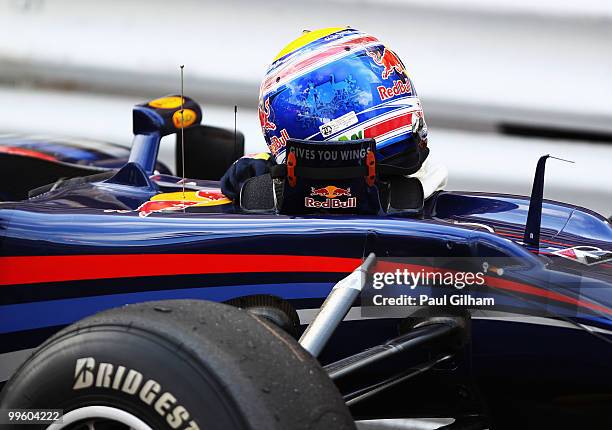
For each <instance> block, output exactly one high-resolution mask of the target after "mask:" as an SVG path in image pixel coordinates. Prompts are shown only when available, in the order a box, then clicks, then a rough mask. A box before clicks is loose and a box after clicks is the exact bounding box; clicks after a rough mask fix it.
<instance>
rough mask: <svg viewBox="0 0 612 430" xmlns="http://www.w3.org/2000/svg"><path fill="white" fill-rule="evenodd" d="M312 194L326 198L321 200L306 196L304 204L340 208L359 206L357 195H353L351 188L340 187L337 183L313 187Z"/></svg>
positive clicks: (313, 206) (308, 206) (319, 207)
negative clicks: (342, 198) (343, 198)
mask: <svg viewBox="0 0 612 430" xmlns="http://www.w3.org/2000/svg"><path fill="white" fill-rule="evenodd" d="M310 195H311V196H314V197H325V200H324V201H321V200H317V199H315V198H313V197H305V198H304V206H305V207H307V208H316V209H321V208H323V209H340V208H354V207H357V197H351V189H350V188H340V187H336V186H335V185H328V186H327V187H322V188H314V187H311V189H310ZM338 197H348V199H346V200H341V199H339V198H338Z"/></svg>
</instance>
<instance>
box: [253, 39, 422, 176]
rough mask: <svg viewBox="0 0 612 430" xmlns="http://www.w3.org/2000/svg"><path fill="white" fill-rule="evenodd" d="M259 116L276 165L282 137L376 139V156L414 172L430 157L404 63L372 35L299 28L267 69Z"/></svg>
mask: <svg viewBox="0 0 612 430" xmlns="http://www.w3.org/2000/svg"><path fill="white" fill-rule="evenodd" d="M258 112H259V120H260V123H261V129H262V131H263V134H264V137H265V140H266V143H267V145H268V148H269V149H270V152H271V153H272V155H273V156H274V158H275V160H276V162H277V163H282V162H284V160H285V150H286V148H285V147H286V143H287V140H288V139H290V138H294V139H303V140H313V141H332V140H333V141H338V140H355V139H367V138H373V139H375V141H376V157H377V160H378V161H383V162H386V163H388V164H392V165H395V166H399V167H403V168H404V169H405V173H407V174H410V173H414V172H416V171H417V170H418V169H419V168H420V166H421V164H422V162H423V161H424V160H425V158H426V157H427V154H428V149H427V126H426V124H425V119H424V117H423V109H422V107H421V102H420V101H419V99H418V97H417V93H416V90H415V88H414V85H413V84H412V81H411V80H410V77H409V76H408V73H407V71H406V67H405V66H404V64H403V63H402V61H401V60H400V59H399V57H398V56H397V55H396V54H395V53H394V52H393V51H391V49H389V48H388V47H387V46H386V45H384V44H383V43H381V42H380V41H379V40H378V39H377V38H375V37H374V36H371V35H369V34H367V33H364V32H361V31H359V30H356V29H353V28H344V27H343V28H339V27H337V28H324V29H319V30H315V31H309V32H304V34H302V36H300V37H298V38H297V39H296V40H294V41H293V42H291V43H289V44H288V45H287V46H286V47H285V48H283V50H282V51H281V52H280V53H279V54H278V55H277V56H276V58H275V59H274V61H273V62H272V64H271V65H270V66H269V67H268V70H267V73H266V76H265V78H264V79H263V81H262V84H261V87H260V92H259V107H258Z"/></svg>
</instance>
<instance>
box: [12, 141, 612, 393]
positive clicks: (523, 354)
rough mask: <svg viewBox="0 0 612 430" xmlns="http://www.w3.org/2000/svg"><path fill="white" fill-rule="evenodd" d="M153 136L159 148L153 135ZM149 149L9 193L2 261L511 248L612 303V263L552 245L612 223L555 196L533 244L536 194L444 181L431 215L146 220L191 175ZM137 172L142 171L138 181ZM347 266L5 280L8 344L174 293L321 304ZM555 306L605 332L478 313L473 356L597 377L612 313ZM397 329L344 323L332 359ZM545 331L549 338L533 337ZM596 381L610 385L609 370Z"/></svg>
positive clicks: (226, 211) (567, 283)
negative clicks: (87, 174) (104, 174)
mask: <svg viewBox="0 0 612 430" xmlns="http://www.w3.org/2000/svg"><path fill="white" fill-rule="evenodd" d="M148 142H149V144H151V142H153V144H152V145H153V146H155V145H156V144H158V139H157V137H156V136H153V138H151V139H150V140H149V141H148ZM140 143H142V144H144V145H145V146H146V143H147V141H146V140H145V139H143V140H142V141H141V142H140ZM138 147H141V149H142V145H139V141H138V139H137V142H136V148H135V151H134V152H133V153H132V156H131V159H132V161H134V162H135V163H134V164H133V165H129V166H128V167H125V168H124V170H123V171H122V172H120V173H118V174H117V175H116V176H115V177H114V178H113V179H111V180H106V181H101V182H96V183H89V184H80V185H75V186H72V187H68V188H61V189H57V190H55V191H52V192H49V193H46V194H45V195H43V196H40V197H36V198H33V199H30V200H28V201H22V202H12V203H11V202H9V203H0V258H2V257H10V256H26V257H27V256H62V255H63V256H66V255H101V254H104V255H108V254H183V253H189V254H244V255H246V256H245V258H248V255H249V254H259V255H261V254H263V255H270V256H271V257H270V258H271V259H273V258H274V257H273V255H306V256H309V255H312V256H333V257H352V258H361V257H362V256H364V255H366V254H367V253H369V252H375V253H376V254H377V255H378V256H379V257H404V258H410V257H423V256H436V257H466V256H473V257H476V256H481V257H505V258H515V259H517V260H520V262H521V268H520V270H516V271H514V272H511V273H508V274H507V278H508V279H512V280H514V281H516V282H521V283H524V284H529V285H531V286H536V287H539V288H542V289H544V290H550V291H558V292H559V291H561V292H563V294H565V295H567V296H569V297H575V298H582V299H584V298H588V299H591V300H592V301H593V302H596V303H598V304H600V305H602V306H607V307H608V308H612V264H610V263H602V264H599V265H593V266H584V265H580V264H578V263H575V262H572V261H570V260H568V259H564V258H561V257H559V256H556V255H554V254H552V252H554V251H555V250H559V249H563V248H568V247H571V246H577V245H589V246H596V247H599V248H601V249H604V250H612V228H611V227H610V224H609V223H608V222H607V221H606V220H605V219H604V218H603V217H602V216H600V215H598V214H596V213H594V212H592V211H589V210H587V209H584V208H580V207H576V206H572V205H567V204H563V203H558V202H552V201H545V202H544V205H543V216H542V227H541V242H540V247H539V248H538V249H534V248H533V247H526V246H524V245H523V244H522V243H521V240H522V237H523V232H524V226H525V221H526V218H527V211H528V206H529V199H528V198H526V197H522V196H512V195H502V194H487V193H466V192H441V193H438V194H436V195H434V196H433V197H432V198H430V199H429V200H428V201H427V202H426V205H425V211H424V213H423V215H422V216H419V217H414V216H401V214H400V215H394V216H360V215H350V216H348V215H343V216H334V215H317V216H300V217H294V216H284V215H276V214H260V215H253V214H246V213H242V212H241V211H240V210H239V208H237V207H236V206H234V205H233V204H224V205H218V206H207V207H189V208H186V209H185V210H179V211H163V212H154V213H151V214H150V215H148V216H146V217H143V216H139V213H138V211H137V209H138V207H139V206H141V205H142V204H143V203H145V202H147V201H148V200H149V199H150V198H151V197H152V196H154V195H156V194H159V193H162V192H164V193H168V192H176V191H180V190H181V188H182V186H181V185H180V184H178V182H179V180H180V178H177V177H173V176H171V175H168V174H164V175H150V173H149V174H146V173H143V171H144V172H146V171H147V170H148V169H147V168H146V167H145V166H142V164H147V163H149V161H150V160H151V157H152V154H157V148H156V147H154V148H146V150H144V149H143V150H142V152H139V151H141V150H140V149H138ZM149 167H150V164H149ZM143 175H144V176H143ZM135 178H140V182H132V183H131V184H130V181H136V179H135ZM143 178H144V179H143ZM188 183H190V184H191V183H193V184H195V185H188V186H187V189H188V190H209V191H210V190H215V189H218V184H217V183H216V182H212V181H198V180H193V181H192V180H188ZM236 264H237V265H238V264H240V262H239V261H237V262H236ZM279 264H280V263H279ZM0 276H1V274H0ZM309 276H310V277H309ZM341 277H342V274H341V273H332V274H329V273H328V274H325V273H322V274H303V273H302V274H300V273H296V274H292V273H270V274H263V275H262V274H236V275H234V274H226V275H220V276H210V275H181V276H163V277H140V278H123V279H110V280H102V279H101V280H87V281H69V282H68V281H67V282H52V283H46V284H21V285H6V286H2V287H0V288H1V289H2V295H1V296H0V353H4V352H10V351H13V350H18V349H25V348H28V347H34V346H36V345H37V344H38V343H40V341H41V340H42V339H41V336H43V335H44V336H47V335H49V334H51V333H52V332H53V331H56V330H58V329H60V328H61V327H63V326H65V325H67V324H70V323H72V322H74V321H77V320H79V319H81V318H83V317H85V316H87V315H91V314H93V313H95V312H98V311H100V310H104V309H108V308H111V307H116V306H120V305H123V304H127V303H136V302H141V301H149V300H161V299H174V298H197V299H206V300H214V301H224V300H228V299H230V298H234V297H239V296H245V295H252V294H272V295H275V296H279V297H283V298H285V299H286V300H288V301H289V302H290V303H292V304H293V305H294V306H295V307H296V308H297V309H304V308H313V307H317V306H318V305H319V304H320V303H321V302H322V300H323V299H324V297H325V296H326V295H327V294H328V292H329V290H330V289H331V287H332V286H333V285H334V283H335V282H337V281H338V280H339V279H340V278H341ZM490 294H495V295H496V297H497V299H498V300H499V302H500V303H502V304H503V305H504V306H505V307H507V308H508V309H509V310H511V311H512V312H513V313H515V314H516V313H519V314H521V313H523V314H529V313H531V312H533V311H534V306H535V307H537V306H538V305H541V302H538V301H537V300H535V301H531V302H525V301H524V300H515V299H513V297H511V296H508V295H504V294H502V293H499V292H495V291H493V292H491V293H490ZM545 304H546V305H547V309H548V311H549V312H550V313H552V314H554V315H557V316H559V317H562V320H563V321H574V322H577V323H583V324H587V325H589V326H593V327H596V328H598V329H599V330H600V331H601V333H599V334H597V335H596V336H595V335H592V334H591V333H588V332H586V331H584V330H577V329H571V328H566V327H558V326H554V325H533V324H524V323H512V322H508V321H496V320H494V319H489V320H487V319H484V320H476V321H475V324H474V331H473V337H474V338H473V350H472V353H471V354H472V355H471V356H472V357H473V365H474V366H477V367H475V369H476V370H475V372H476V373H477V376H478V377H481V378H485V377H488V376H487V375H490V374H497V375H498V376H500V375H502V374H503V375H505V376H506V377H511V375H513V373H512V368H511V366H501V367H500V366H497V365H496V363H497V362H502V361H503V362H507V361H508V360H509V359H510V358H511V357H517V356H518V357H519V358H520V360H523V361H525V362H528V361H529V360H531V361H530V362H531V363H536V364H538V363H539V364H538V366H534V368H540V367H542V366H540V364H542V363H547V362H550V361H551V360H553V359H554V357H556V356H563V357H573V359H574V360H575V361H574V362H572V361H571V360H569V358H568V360H567V361H564V363H565V365H566V366H568V367H566V369H565V370H566V374H565V375H564V377H565V378H566V382H568V383H569V382H570V380H571V381H573V379H572V378H574V376H576V375H580V377H585V376H584V375H585V371H584V369H585V368H584V366H585V363H584V360H583V359H582V356H583V351H584V350H585V349H588V350H589V351H593V352H595V353H596V354H595V357H592V356H589V357H588V360H591V361H592V362H595V364H594V365H593V366H594V367H593V369H595V368H599V367H597V366H600V365H601V366H604V365H605V363H609V362H610V360H611V357H612V346H611V344H610V343H608V342H606V341H605V340H604V338H605V337H607V339H608V340H612V318H610V315H609V314H608V315H607V316H606V315H601V314H598V313H596V312H591V311H586V310H584V309H581V308H576V307H575V306H569V307H568V306H565V305H564V304H562V303H556V302H554V301H551V302H548V303H545ZM354 325H360V327H362V328H361V329H360V330H359V332H358V334H356V332H355V331H350V330H348V329H347V327H351V326H354ZM395 330H396V322H395V321H392V320H385V319H381V320H367V321H358V322H352V323H344V325H343V326H342V327H341V329H340V331H339V332H338V335H337V337H336V338H335V341H334V342H332V344H331V346H330V348H328V350H327V351H326V352H325V355H324V357H323V360H324V361H325V360H330V359H334V358H338V357H340V356H343V355H346V354H350V353H354V352H357V351H358V350H359V349H361V348H363V347H366V346H371V345H372V344H375V343H378V342H381V341H384V340H385V339H386V338H389V337H392V336H394V335H395V334H396V331H395ZM500 333H503V334H500ZM536 335H537V336H542V337H545V338H546V339H547V341H546V342H541V343H540V342H533V341H529V339H526V338H528V337H529V336H536ZM556 336H565V337H566V338H567V339H572V342H573V344H574V345H576V346H577V347H579V349H573V348H572V345H571V344H570V345H568V344H567V343H566V342H561V341H553V339H556ZM606 351H607V352H606ZM602 363H603V364H602ZM591 364H592V363H591ZM571 365H574V366H575V368H571V367H569V366H571ZM589 365H590V364H589ZM521 369H522V368H521ZM521 371H522V370H521ZM544 371H545V369H544V370H542V372H544ZM478 372H480V373H478ZM496 372H497V373H496ZM587 373H588V372H587ZM517 375H519V376H520V374H517ZM517 377H518V376H517ZM589 381H590V382H592V383H593V384H597V383H600V382H601V381H600V380H599V379H597V378H596V377H595V376H592V377H591V380H589ZM604 382H605V381H604Z"/></svg>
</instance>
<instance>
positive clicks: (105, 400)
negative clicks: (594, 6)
mask: <svg viewBox="0 0 612 430" xmlns="http://www.w3.org/2000/svg"><path fill="white" fill-rule="evenodd" d="M133 115H134V134H135V136H134V141H133V146H132V149H131V151H130V152H129V154H128V153H127V152H126V151H124V150H123V149H121V148H118V147H114V146H111V145H91V144H87V143H81V142H78V141H76V140H72V141H69V140H55V141H49V140H45V139H42V138H37V139H32V138H29V137H19V136H9V137H4V138H2V139H1V140H0V166H1V168H0V173H1V174H2V175H3V176H2V181H1V183H2V184H3V185H2V187H4V188H3V189H2V190H1V191H2V200H4V201H3V202H2V203H0V249H1V251H0V252H1V253H0V286H1V291H2V294H1V296H0V348H1V349H2V350H1V351H0V377H1V379H2V380H3V381H7V380H8V382H6V383H5V384H4V388H3V390H2V392H1V394H0V410H1V411H2V413H3V414H4V415H3V416H2V417H0V420H2V421H1V422H2V423H4V424H16V423H19V424H23V423H29V424H32V423H38V424H47V425H50V426H49V428H50V429H81V428H82V429H97V430H99V429H125V428H131V429H138V430H140V429H165V428H173V429H264V428H265V429H349V428H356V427H357V428H360V429H382V428H385V429H387V428H397V429H417V428H419V429H421V428H445V429H484V428H513V429H515V428H539V429H542V428H560V427H568V428H593V427H594V426H596V425H607V426H608V428H609V426H610V425H612V413H611V411H610V407H609V406H610V404H612V318H611V317H612V261H611V260H612V227H611V226H610V224H609V222H608V221H607V220H606V219H605V218H604V217H603V216H601V215H599V214H597V213H594V212H592V211H589V210H587V209H584V208H580V207H576V206H572V205H569V204H564V203H558V202H553V201H548V200H544V199H543V185H544V166H545V162H546V160H547V157H546V156H545V157H542V158H541V159H540V161H539V162H538V166H537V169H536V174H535V180H534V186H533V192H532V195H531V197H521V196H514V195H502V194H486V193H478V192H450V191H442V192H437V193H435V194H434V195H432V196H431V197H429V198H424V196H423V191H422V188H421V187H420V185H419V182H418V181H415V180H411V179H410V178H405V177H402V176H399V177H395V178H393V177H392V178H382V177H380V175H379V171H378V170H377V168H378V167H377V165H376V160H375V159H374V158H373V157H372V156H371V154H372V152H373V151H372V149H373V145H374V142H373V141H369V140H358V141H344V142H331V143H326V146H325V150H329V151H332V153H331V155H330V156H329V157H328V158H329V159H331V160H334V159H336V160H341V161H338V162H337V163H335V164H334V163H329V164H328V165H318V166H317V165H312V164H309V154H311V151H313V149H312V148H315V149H316V150H319V149H320V146H317V143H316V142H315V143H312V142H306V141H293V140H288V141H287V142H283V143H284V144H286V145H287V148H288V149H287V151H288V154H290V155H289V156H288V157H287V162H286V164H285V165H282V166H281V168H279V169H277V170H276V171H275V172H272V174H268V175H262V176H260V177H255V178H252V179H251V180H249V181H247V182H246V183H245V184H244V186H243V188H242V191H241V193H240V200H239V201H231V200H230V199H228V198H227V197H226V196H224V195H223V194H222V193H221V191H220V189H219V182H218V180H219V178H220V176H221V174H222V173H223V172H224V171H225V170H226V168H227V167H229V166H230V165H231V163H232V162H233V161H234V160H236V159H237V158H238V157H240V156H241V155H242V153H243V148H244V139H243V136H242V135H241V134H239V133H235V132H232V131H226V130H222V129H217V128H213V127H209V126H203V125H200V120H201V110H200V107H199V106H198V105H197V103H195V102H194V101H193V100H191V99H188V98H184V99H183V98H181V96H168V97H164V98H161V99H157V100H153V101H151V102H148V103H143V104H141V105H137V106H136V107H135V108H134V112H133ZM174 133H176V134H177V153H176V154H177V155H176V160H177V166H178V167H177V172H182V171H185V175H184V176H183V175H181V176H175V175H172V174H171V172H170V170H169V169H168V168H167V167H166V166H164V165H163V164H161V163H159V162H158V161H157V153H158V149H159V144H160V139H161V137H162V136H165V135H168V134H174ZM309 145H310V146H309ZM312 145H314V146H312ZM319 145H320V144H319ZM342 151H344V152H342ZM338 154H340V155H339V156H338V157H337V158H336V155H338ZM342 154H349V155H351V154H353V155H355V156H354V157H352V156H348V155H347V156H346V157H345V156H343V155H342ZM183 161H184V162H183ZM185 177H186V178H187V179H185ZM458 262H459V263H461V264H460V265H459V266H458V265H457V264H459V263H458ZM463 262H468V263H466V264H471V265H473V266H474V267H476V268H478V270H481V269H482V270H483V271H484V273H483V274H481V275H482V276H483V278H482V279H483V280H484V281H485V285H479V286H478V287H479V288H477V289H471V293H472V295H471V296H470V295H467V294H463V293H464V292H466V291H467V290H468V289H469V288H471V287H465V288H464V287H463V285H458V283H457V279H458V278H457V277H455V278H454V279H455V281H454V285H451V289H452V291H453V294H452V297H453V298H451V300H450V301H446V298H447V297H450V296H449V295H447V293H446V290H444V292H443V293H442V294H441V293H439V291H442V289H441V287H440V286H439V285H435V286H426V287H423V286H421V285H413V288H409V289H408V290H410V291H412V292H415V291H419V292H421V293H420V294H419V296H417V297H420V296H421V295H422V296H424V297H425V298H426V300H424V301H421V302H419V303H418V304H417V305H411V304H410V303H411V302H410V299H409V297H408V296H409V294H404V292H405V290H402V289H400V287H401V285H400V284H401V282H396V283H395V284H397V285H395V284H394V283H393V282H391V283H390V284H389V288H388V291H389V293H388V295H387V296H385V297H381V294H379V293H378V292H381V291H386V290H380V289H379V288H380V287H377V286H376V285H375V284H373V281H372V279H376V274H377V273H383V274H384V275H385V276H386V275H387V274H391V275H393V274H394V273H396V272H397V271H398V270H399V269H402V270H403V269H410V270H413V271H417V270H419V271H420V272H421V273H423V274H426V273H442V272H444V273H445V274H446V273H453V274H456V273H458V269H462V268H463V266H462V264H463ZM397 273H399V272H397ZM480 287H482V288H480ZM385 288H387V287H385ZM423 292H425V293H426V294H423ZM460 292H461V293H462V294H459V293H460ZM458 295H459V297H457V296H458ZM400 299H401V300H403V302H402V303H404V304H405V303H408V304H407V305H402V306H393V303H398V302H399V301H400ZM492 299H495V300H496V305H495V307H494V308H492V307H490V306H489V304H490V303H491V300H492ZM381 301H384V302H385V303H386V304H387V306H386V307H385V306H379V304H380V302H381ZM126 305H127V306H126ZM391 308H393V309H391ZM306 327H307V328H306ZM40 409H45V410H46V411H42V412H41V411H40ZM24 410H25V411H24ZM58 410H61V412H62V413H63V416H62V418H61V420H57V421H54V422H53V424H51V422H52V421H53V419H55V418H58V417H59V415H61V414H60V411H58ZM7 411H9V412H11V413H12V415H9V413H8V412H7ZM16 411H17V412H16ZM43 413H47V414H48V416H43V415H41V414H43ZM53 414H55V415H53ZM50 417H51V418H50ZM17 428H21V427H17Z"/></svg>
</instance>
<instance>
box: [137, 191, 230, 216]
mask: <svg viewBox="0 0 612 430" xmlns="http://www.w3.org/2000/svg"><path fill="white" fill-rule="evenodd" d="M227 203H231V200H230V199H228V198H227V197H226V196H225V195H223V194H222V193H220V192H218V191H203V190H200V191H195V192H194V191H186V192H185V193H184V194H183V193H182V192H181V191H179V192H175V193H161V194H156V195H154V196H153V197H151V200H149V201H148V202H144V203H143V204H142V205H140V206H139V207H138V209H136V210H137V211H138V215H139V216H141V217H146V216H149V215H151V214H152V213H154V212H166V211H178V210H183V209H186V208H188V207H195V206H217V205H223V204H227Z"/></svg>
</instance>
